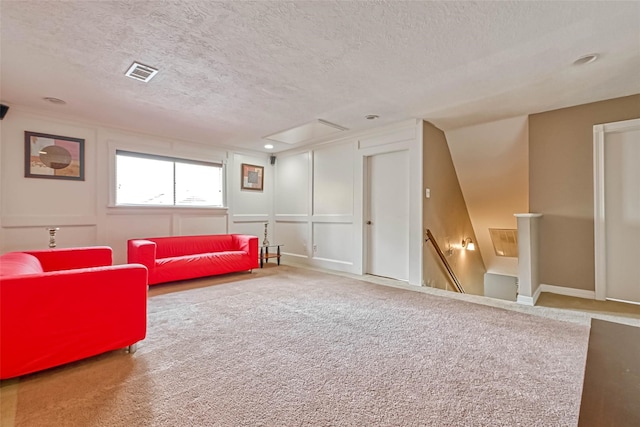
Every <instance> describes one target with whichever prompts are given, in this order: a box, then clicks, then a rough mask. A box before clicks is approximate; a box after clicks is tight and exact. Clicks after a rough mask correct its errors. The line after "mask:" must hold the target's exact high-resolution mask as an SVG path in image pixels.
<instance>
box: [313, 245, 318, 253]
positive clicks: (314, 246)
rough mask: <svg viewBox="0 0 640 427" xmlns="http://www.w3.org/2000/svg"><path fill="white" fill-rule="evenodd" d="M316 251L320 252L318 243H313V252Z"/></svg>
mask: <svg viewBox="0 0 640 427" xmlns="http://www.w3.org/2000/svg"><path fill="white" fill-rule="evenodd" d="M316 252H318V245H313V253H314V254H315V253H316Z"/></svg>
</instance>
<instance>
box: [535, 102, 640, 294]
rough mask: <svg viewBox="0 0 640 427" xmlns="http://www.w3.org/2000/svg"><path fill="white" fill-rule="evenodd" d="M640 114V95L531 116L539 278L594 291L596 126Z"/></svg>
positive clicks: (560, 284) (546, 281) (559, 284)
mask: <svg viewBox="0 0 640 427" xmlns="http://www.w3.org/2000/svg"><path fill="white" fill-rule="evenodd" d="M638 117H640V95H633V96H627V97H623V98H616V99H611V100H607V101H601V102H594V103H591V104H585V105H579V106H576V107H569V108H563V109H560V110H554V111H548V112H544V113H540V114H533V115H531V116H530V117H529V209H530V211H531V212H537V213H542V214H543V215H544V216H543V217H542V218H541V221H540V265H539V269H540V270H539V272H540V281H541V283H544V284H548V285H556V286H565V287H569V288H575V289H584V290H590V291H593V290H595V276H594V275H595V267H594V230H593V229H594V222H593V125H596V124H601V123H610V122H617V121H622V120H628V119H634V118H638Z"/></svg>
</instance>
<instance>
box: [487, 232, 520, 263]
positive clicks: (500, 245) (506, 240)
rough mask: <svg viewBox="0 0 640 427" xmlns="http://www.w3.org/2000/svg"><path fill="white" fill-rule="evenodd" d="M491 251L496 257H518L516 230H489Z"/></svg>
mask: <svg viewBox="0 0 640 427" xmlns="http://www.w3.org/2000/svg"><path fill="white" fill-rule="evenodd" d="M489 234H491V241H492V242H493V249H494V250H495V252H496V255H497V256H505V257H517V256H518V230H516V229H504V228H490V229H489Z"/></svg>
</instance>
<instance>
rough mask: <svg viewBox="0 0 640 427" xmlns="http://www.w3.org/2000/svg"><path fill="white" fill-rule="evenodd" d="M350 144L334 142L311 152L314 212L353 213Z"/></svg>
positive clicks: (352, 154) (321, 213) (316, 213)
mask: <svg viewBox="0 0 640 427" xmlns="http://www.w3.org/2000/svg"><path fill="white" fill-rule="evenodd" d="M353 158H354V150H353V145H352V144H342V145H333V146H329V147H323V148H320V149H318V150H315V151H314V154H313V214H314V215H336V214H337V215H352V214H353V198H354V194H353V186H354V179H353V175H354V174H353Z"/></svg>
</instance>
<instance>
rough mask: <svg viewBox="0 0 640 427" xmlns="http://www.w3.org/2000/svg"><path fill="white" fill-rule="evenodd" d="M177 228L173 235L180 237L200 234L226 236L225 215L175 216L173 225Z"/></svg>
mask: <svg viewBox="0 0 640 427" xmlns="http://www.w3.org/2000/svg"><path fill="white" fill-rule="evenodd" d="M175 222H177V223H178V227H177V228H176V229H175V230H174V234H176V235H181V236H197V235H201V234H226V233H227V216H226V215H215V216H214V215H207V216H203V215H175V217H174V223H175Z"/></svg>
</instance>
